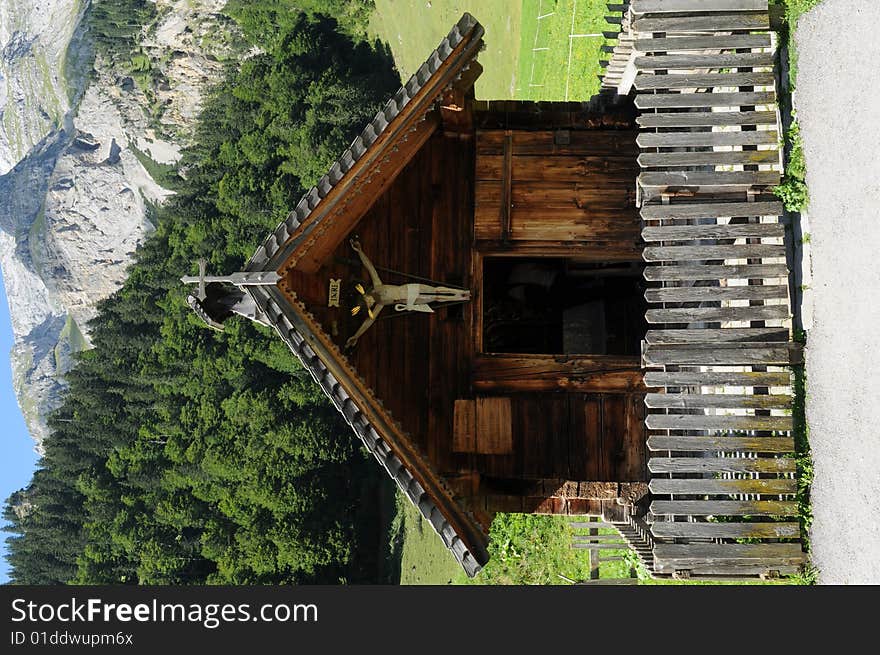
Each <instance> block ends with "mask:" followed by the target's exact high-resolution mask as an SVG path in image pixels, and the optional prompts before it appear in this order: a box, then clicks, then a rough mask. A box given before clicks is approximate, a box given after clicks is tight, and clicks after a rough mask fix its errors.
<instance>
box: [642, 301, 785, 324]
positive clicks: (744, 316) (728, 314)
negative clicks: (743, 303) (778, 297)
mask: <svg viewBox="0 0 880 655" xmlns="http://www.w3.org/2000/svg"><path fill="white" fill-rule="evenodd" d="M790 318H791V314H790V312H789V309H788V306H787V305H765V306H764V307H694V308H691V309H649V310H648V311H647V312H645V320H646V321H648V323H652V324H655V325H659V324H662V323H673V324H679V323H682V324H689V323H703V322H706V321H710V322H721V321H769V320H776V319H780V320H783V319H785V320H787V319H790Z"/></svg>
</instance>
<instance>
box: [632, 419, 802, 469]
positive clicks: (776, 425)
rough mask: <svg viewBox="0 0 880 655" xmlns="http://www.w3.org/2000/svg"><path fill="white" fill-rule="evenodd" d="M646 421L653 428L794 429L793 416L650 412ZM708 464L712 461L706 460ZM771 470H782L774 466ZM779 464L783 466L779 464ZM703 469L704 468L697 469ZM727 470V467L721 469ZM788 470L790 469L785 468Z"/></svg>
mask: <svg viewBox="0 0 880 655" xmlns="http://www.w3.org/2000/svg"><path fill="white" fill-rule="evenodd" d="M645 423H646V424H647V426H648V428H649V429H651V430H780V431H788V430H791V429H792V419H791V416H728V415H724V416H709V415H704V414H650V415H648V416H647V417H646V418H645ZM705 464H706V465H707V466H708V465H709V464H710V462H708V461H707V462H705ZM776 466H777V464H773V465H772V466H771V467H770V470H781V469H777V468H774V467H776ZM778 466H782V465H781V464H779V465H778ZM697 470H703V469H697ZM721 470H727V469H721ZM785 470H788V469H785Z"/></svg>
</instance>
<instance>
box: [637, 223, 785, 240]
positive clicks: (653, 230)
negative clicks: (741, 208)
mask: <svg viewBox="0 0 880 655" xmlns="http://www.w3.org/2000/svg"><path fill="white" fill-rule="evenodd" d="M784 236H785V226H784V225H782V224H781V223H736V224H728V225H664V226H662V227H646V228H645V229H643V230H642V239H644V240H645V241H647V242H649V243H650V242H657V241H695V240H697V239H744V238H751V239H766V238H774V237H777V238H781V237H784Z"/></svg>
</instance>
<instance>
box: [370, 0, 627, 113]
mask: <svg viewBox="0 0 880 655" xmlns="http://www.w3.org/2000/svg"><path fill="white" fill-rule="evenodd" d="M375 2H376V10H375V12H374V14H373V17H372V19H371V21H370V28H369V33H370V36H371V37H372V38H378V39H379V40H381V41H384V42H386V43H388V45H389V46H390V48H391V52H392V54H393V55H394V61H395V62H396V63H397V67H398V69H399V71H400V74H401V77H402V78H403V79H406V78H407V77H409V76H410V75H411V74H412V73H413V71H415V70H416V68H418V67H419V66H420V65H421V64H422V62H424V61H425V59H426V57H427V56H428V55H429V54H430V52H431V50H432V49H433V48H434V47H436V45H437V44H438V43H439V42H440V41H441V39H443V37H445V36H446V34H447V33H448V32H449V29H450V28H451V27H452V26H453V25H454V24H455V22H456V21H458V19H459V18H460V17H461V15H462V13H464V12H465V11H468V12H470V13H471V14H473V16H474V17H475V18H476V19H477V20H478V21H480V23H481V24H482V25H483V27H484V28H485V30H486V34H485V36H484V37H483V40H484V41H485V43H486V49H485V51H483V52H482V53H480V57H479V60H480V63H481V64H482V66H483V74H482V76H481V77H480V79H479V80H477V84H476V95H477V98H480V99H483V100H505V99H511V98H517V99H524V100H565V99H566V93H567V97H568V99H569V100H586V99H588V98H589V97H590V96H592V95H593V94H594V93H595V92H596V91H598V89H599V80H598V79H597V77H596V76H597V75H598V73H599V58H600V54H599V49H600V47H601V45H602V44H603V43H604V39H603V38H601V37H600V38H576V39H573V40H572V45H571V49H570V50H569V35H570V34H572V33H576V34H589V33H599V32H601V31H602V30H606V31H607V30H609V29H611V28H610V27H609V26H608V25H607V24H606V23H605V22H604V16H605V15H606V13H607V10H606V8H605V2H604V1H602V2H600V1H599V0H433V1H431V2H428V1H427V0H375ZM575 5H576V6H577V12H576V15H575V11H574V10H575ZM539 12H541V13H543V14H547V13H551V12H553V15H552V16H548V17H547V18H544V19H542V20H540V21H538V20H537V18H538V15H539ZM573 15H575V20H574V23H572V16H573ZM572 26H573V27H572ZM572 30H573V32H572ZM536 38H537V41H536ZM536 43H537V44H538V45H536ZM535 47H546V48H549V50H546V51H537V52H535V51H533V48H535ZM569 54H571V60H570V61H571V65H570V66H569ZM530 84H534V85H538V86H530ZM566 87H567V88H566Z"/></svg>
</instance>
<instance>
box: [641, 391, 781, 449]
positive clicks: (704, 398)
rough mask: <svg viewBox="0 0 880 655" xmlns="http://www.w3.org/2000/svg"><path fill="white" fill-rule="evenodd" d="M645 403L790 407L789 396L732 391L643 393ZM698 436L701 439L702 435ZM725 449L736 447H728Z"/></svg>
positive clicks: (656, 406) (696, 406)
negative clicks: (747, 393)
mask: <svg viewBox="0 0 880 655" xmlns="http://www.w3.org/2000/svg"><path fill="white" fill-rule="evenodd" d="M645 405H647V406H648V407H650V408H651V409H671V408H680V409H703V408H706V407H717V408H731V409H732V408H737V407H739V408H745V409H791V396H782V395H773V396H771V395H755V394H750V395H741V394H732V393H649V394H646V395H645ZM698 438H699V439H702V437H698ZM727 450H736V449H735V448H728V449H727Z"/></svg>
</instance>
